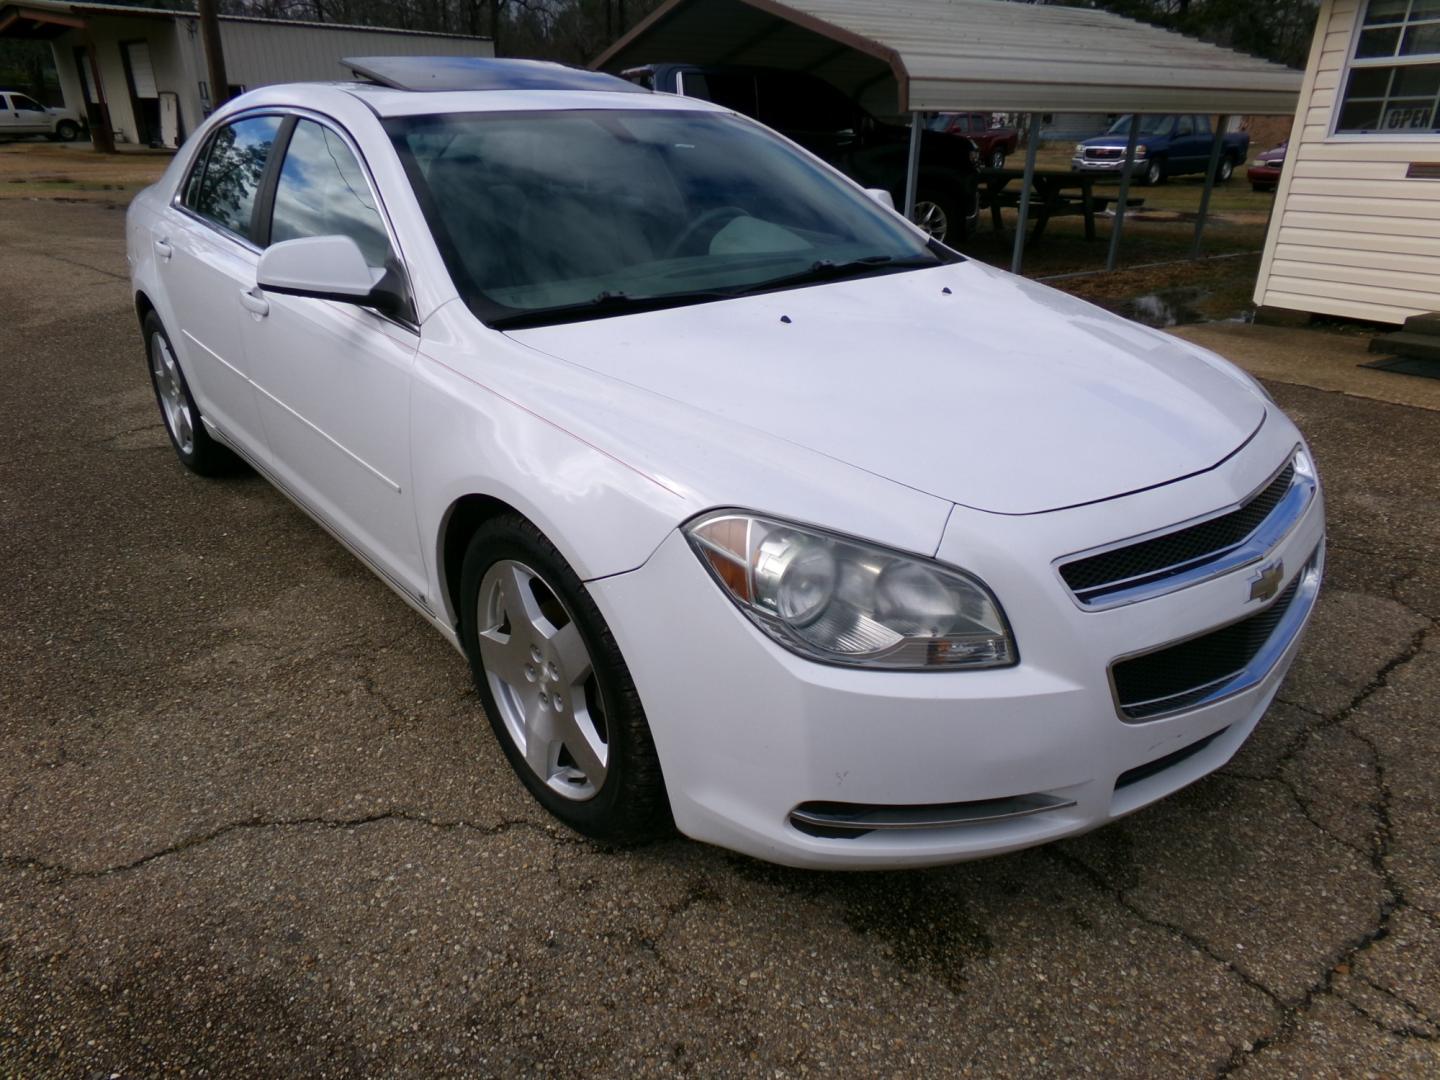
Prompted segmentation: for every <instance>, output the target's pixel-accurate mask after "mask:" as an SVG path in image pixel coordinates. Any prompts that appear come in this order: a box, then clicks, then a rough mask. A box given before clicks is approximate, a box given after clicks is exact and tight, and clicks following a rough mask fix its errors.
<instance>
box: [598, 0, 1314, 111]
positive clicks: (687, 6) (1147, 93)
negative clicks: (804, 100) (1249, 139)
mask: <svg viewBox="0 0 1440 1080" xmlns="http://www.w3.org/2000/svg"><path fill="white" fill-rule="evenodd" d="M665 61H677V62H685V63H706V64H713V63H725V64H764V65H772V66H776V67H786V68H796V69H800V70H807V71H813V72H815V73H816V74H818V75H821V76H823V77H825V78H826V79H828V80H829V81H830V82H832V83H835V84H836V85H837V86H839V87H840V88H841V89H843V90H846V91H847V92H849V93H851V94H853V95H854V96H856V97H860V98H863V99H866V100H868V101H871V102H874V100H875V97H876V95H877V93H878V94H880V95H882V96H888V97H889V100H890V102H891V103H892V104H893V106H894V108H895V111H901V112H904V111H908V110H911V109H914V110H918V111H922V112H932V111H933V112H949V111H957V110H963V109H990V110H996V111H1002V110H1003V111H1019V112H1132V111H1139V112H1150V113H1169V112H1193V113H1248V114H1266V113H1273V114H1281V115H1283V114H1289V113H1293V112H1294V111H1295V105H1296V102H1297V100H1298V97H1299V93H1300V83H1301V79H1302V74H1301V72H1299V71H1295V70H1292V69H1290V68H1286V67H1282V66H1281V65H1279V64H1272V63H1270V62H1268V61H1266V60H1260V59H1257V58H1255V57H1253V56H1248V55H1246V54H1244V53H1239V52H1235V51H1234V50H1231V49H1225V48H1221V47H1219V46H1217V45H1210V44H1207V43H1206V42H1202V41H1198V40H1196V39H1194V38H1188V37H1185V36H1184V35H1181V34H1177V33H1174V32H1172V31H1169V30H1162V29H1160V28H1158V27H1154V26H1149V25H1147V24H1145V23H1140V22H1136V21H1134V20H1132V19H1126V18H1123V17H1121V16H1119V15H1113V14H1111V13H1109V12H1105V11H1094V10H1090V9H1086V8H1072V7H1054V6H1050V5H1036V4H1021V3H1009V2H1007V0H884V2H879V3H877V2H873V0H787V2H786V3H778V2H775V0H667V2H666V3H664V4H662V5H661V6H660V7H659V8H657V9H656V10H655V11H654V12H653V13H652V14H651V15H650V16H649V17H647V18H646V19H645V20H643V21H642V22H640V23H639V24H637V25H636V26H635V28H634V29H633V30H631V31H630V32H629V33H628V34H626V35H625V36H624V37H623V38H621V39H620V40H619V41H618V42H616V43H615V44H614V45H613V46H611V47H610V48H609V49H607V50H606V51H605V52H604V53H602V54H601V55H600V56H599V57H598V58H597V59H596V60H595V62H594V63H593V64H592V65H591V66H592V67H596V68H605V69H608V70H619V69H622V68H627V67H632V66H635V65H639V64H646V63H660V62H665ZM877 111H881V110H877Z"/></svg>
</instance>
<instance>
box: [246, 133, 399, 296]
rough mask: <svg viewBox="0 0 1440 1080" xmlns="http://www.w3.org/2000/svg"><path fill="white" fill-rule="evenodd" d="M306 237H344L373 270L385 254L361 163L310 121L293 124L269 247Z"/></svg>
mask: <svg viewBox="0 0 1440 1080" xmlns="http://www.w3.org/2000/svg"><path fill="white" fill-rule="evenodd" d="M305 236H348V237H350V238H351V239H352V240H354V241H355V243H357V244H358V245H360V250H361V252H363V253H364V255H365V261H366V262H367V263H369V264H370V265H371V266H374V267H383V266H384V265H385V260H386V259H387V258H388V256H389V254H390V241H389V238H388V237H387V236H386V234H385V225H384V223H383V222H382V221H381V219H380V212H379V210H377V209H376V207H375V200H374V197H373V196H372V195H371V193H370V186H369V185H368V184H367V183H366V182H365V174H364V172H363V171H362V170H361V168H360V163H359V162H358V161H356V160H355V155H354V154H352V153H351V152H350V148H349V147H348V146H346V145H345V141H344V140H343V139H341V138H340V136H339V135H337V134H336V133H335V132H334V131H331V130H330V129H329V128H327V127H324V126H322V125H320V124H317V123H315V122H314V121H311V120H301V121H300V122H299V123H297V124H296V125H295V131H294V133H293V134H292V135H291V136H290V145H289V147H288V148H287V149H286V151H285V162H284V164H283V165H282V166H281V168H280V178H279V180H278V181H277V183H276V186H275V209H274V213H273V216H272V218H271V223H270V242H271V243H272V244H278V243H279V242H280V241H282V240H295V239H299V238H300V237H305Z"/></svg>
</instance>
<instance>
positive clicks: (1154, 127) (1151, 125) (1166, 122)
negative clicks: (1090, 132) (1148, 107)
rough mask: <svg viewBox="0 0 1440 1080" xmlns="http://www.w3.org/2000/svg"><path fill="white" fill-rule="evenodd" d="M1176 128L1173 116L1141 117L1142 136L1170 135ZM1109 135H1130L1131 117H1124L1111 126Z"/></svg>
mask: <svg viewBox="0 0 1440 1080" xmlns="http://www.w3.org/2000/svg"><path fill="white" fill-rule="evenodd" d="M1174 126H1175V118H1174V117H1173V116H1142V117H1140V134H1141V135H1169V134H1170V129H1171V128H1172V127H1174ZM1106 134H1107V135H1129V134H1130V117H1129V116H1122V117H1120V119H1119V120H1116V121H1115V123H1114V124H1112V125H1111V127H1110V130H1109V131H1108V132H1106Z"/></svg>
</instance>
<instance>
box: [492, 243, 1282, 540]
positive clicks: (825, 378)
mask: <svg viewBox="0 0 1440 1080" xmlns="http://www.w3.org/2000/svg"><path fill="white" fill-rule="evenodd" d="M510 336H511V337H513V338H514V339H516V340H518V341H520V342H522V343H524V344H526V345H528V346H529V347H531V348H534V349H538V350H540V351H542V352H545V353H548V354H550V355H552V356H555V357H558V358H560V359H562V360H565V361H568V362H570V363H573V364H577V365H580V366H582V367H585V368H587V369H589V370H592V371H595V372H598V373H601V374H603V375H606V376H609V377H611V378H613V379H616V380H620V381H621V382H624V383H627V384H629V385H630V386H632V387H634V388H637V389H638V390H641V391H644V392H647V393H648V394H652V395H658V396H659V397H661V398H668V399H671V400H674V401H678V402H682V403H684V404H685V405H687V406H689V407H691V408H696V409H701V410H704V411H705V412H708V413H710V414H712V415H713V416H715V417H717V418H720V419H722V420H724V421H726V422H727V423H729V424H732V425H734V426H735V428H736V429H737V439H736V442H737V444H739V443H743V438H742V435H743V432H742V431H741V430H740V429H752V430H759V431H763V432H765V433H766V434H768V435H772V436H775V437H778V438H780V439H783V440H785V441H788V442H790V443H793V444H796V445H799V446H803V447H805V448H806V449H809V450H812V451H817V452H819V453H822V454H825V455H827V456H829V457H831V458H835V459H837V460H839V461H842V462H846V463H848V464H850V465H852V466H855V467H857V468H860V469H864V470H866V471H867V472H870V473H874V474H876V475H879V476H882V477H885V478H888V479H890V480H892V481H895V482H897V483H900V484H904V485H906V486H908V487H911V488H914V489H917V490H919V491H923V492H926V493H927V494H930V495H934V496H938V497H940V498H943V499H946V500H948V501H950V502H956V503H961V504H963V505H965V506H969V507H972V508H975V509H979V510H987V511H991V512H994V513H1004V514H1030V513H1038V512H1042V511H1046V510H1054V509H1059V508H1062V507H1067V506H1074V505H1078V504H1082V503H1088V502H1095V501H1098V500H1101V499H1107V498H1111V497H1113V496H1117V495H1122V494H1126V493H1128V492H1132V491H1137V490H1140V489H1143V488H1148V487H1153V486H1155V485H1158V484H1164V483H1167V482H1169V481H1172V480H1176V479H1179V478H1180V477H1184V476H1188V475H1191V474H1193V473H1197V472H1201V471H1204V470H1206V469H1209V468H1211V467H1213V466H1215V465H1216V464H1218V463H1219V462H1221V461H1223V460H1224V459H1225V458H1227V457H1228V456H1230V455H1231V454H1232V453H1234V452H1235V450H1236V449H1237V448H1238V447H1240V446H1242V445H1243V444H1244V443H1245V442H1246V441H1247V440H1248V439H1249V438H1250V437H1251V436H1252V435H1253V434H1254V432H1255V431H1256V430H1257V429H1258V428H1259V426H1260V424H1261V423H1262V422H1263V420H1264V417H1265V403H1264V400H1263V399H1262V398H1261V396H1260V395H1259V394H1258V393H1257V392H1256V391H1255V389H1254V388H1253V385H1252V384H1250V383H1248V382H1247V379H1246V377H1245V376H1243V375H1240V374H1238V373H1237V372H1236V371H1235V370H1234V369H1232V368H1230V367H1229V365H1227V364H1226V363H1225V362H1224V361H1221V360H1220V359H1219V358H1218V357H1214V356H1212V355H1210V354H1206V353H1204V352H1203V350H1198V349H1197V348H1196V347H1194V346H1191V345H1188V344H1186V343H1185V342H1182V341H1180V340H1178V339H1176V338H1172V337H1170V336H1169V335H1166V334H1162V333H1160V332H1158V331H1155V330H1149V329H1147V328H1145V327H1142V326H1139V325H1137V324H1135V323H1131V322H1128V321H1126V320H1124V319H1121V318H1119V317H1117V316H1114V315H1111V314H1109V313H1108V312H1105V311H1103V310H1101V309H1100V308H1097V307H1095V306H1093V305H1091V304H1088V303H1085V302H1084V301H1081V300H1077V299H1075V298H1074V297H1071V296H1068V295H1066V294H1063V293H1060V292H1057V291H1055V290H1052V289H1048V288H1046V287H1044V286H1041V285H1037V284H1035V283H1033V282H1030V281H1026V280H1025V279H1023V278H1018V277H1014V276H1012V275H1010V274H1005V273H1002V272H1000V271H998V270H995V269H993V268H990V267H987V266H984V265H982V264H979V263H976V262H973V261H970V262H965V263H960V264H956V265H952V266H945V267H938V268H936V269H933V270H920V271H912V272H908V273H898V274H890V275H884V276H879V277H870V278H863V279H858V280H852V281H844V282H833V283H830V284H825V285H818V286H812V287H808V288H803V289H791V290H787V291H783V292H776V293H767V294H762V295H758V296H751V297H745V298H742V299H737V300H728V301H720V302H716V303H707V304H700V305H694V306H689V307H680V308H671V309H668V310H663V311H655V312H647V313H643V314H636V315H627V316H622V317H619V318H611V319H603V320H593V321H589V322H579V323H569V324H563V325H557V326H548V327H538V328H531V329H526V330H516V331H511V332H510ZM696 452H697V453H702V454H703V453H707V452H708V451H707V450H705V449H701V448H697V451H696Z"/></svg>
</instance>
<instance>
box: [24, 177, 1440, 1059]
mask: <svg viewBox="0 0 1440 1080" xmlns="http://www.w3.org/2000/svg"><path fill="white" fill-rule="evenodd" d="M0 310H3V312H4V314H3V318H0V380H3V381H0V387H3V389H0V612H3V613H4V618H3V619H0V1074H3V1075H14V1076H46V1075H49V1076H67V1077H70V1076H77V1077H87V1076H112V1075H118V1076H121V1077H130V1076H141V1075H149V1074H156V1073H167V1074H188V1073H206V1074H211V1075H220V1076H224V1075H237V1074H245V1075H266V1076H289V1075H300V1074H303V1075H313V1076H322V1075H331V1076H334V1075H347V1074H361V1073H363V1074H367V1075H405V1076H417V1075H427V1074H440V1073H444V1074H451V1075H467V1076H489V1075H503V1076H510V1075H545V1076H547V1077H548V1076H557V1077H565V1076H627V1077H630V1076H661V1075H695V1076H718V1075H726V1076H729V1075H765V1076H769V1077H789V1076H800V1075H817V1076H820V1075H831V1076H862V1075H863V1076H870V1075H882V1076H896V1075H922V1074H924V1075H938V1076H952V1075H958V1076H966V1075H973V1076H998V1075H1003V1076H1056V1075H1059V1076H1075V1075H1084V1074H1096V1075H1103V1076H1110V1077H1116V1076H1128V1077H1157V1076H1211V1075H1219V1074H1225V1075H1235V1076H1240V1077H1281V1076H1287V1077H1288V1076H1294V1077H1306V1078H1313V1077H1325V1076H1346V1077H1351V1076H1354V1077H1360V1076H1391V1077H1399V1076H1435V1075H1437V1074H1440V1041H1437V1040H1440V854H1437V852H1440V847H1437V839H1440V805H1437V799H1436V776H1437V771H1440V770H1437V763H1440V723H1437V712H1440V709H1437V705H1436V701H1437V690H1440V633H1437V631H1436V620H1437V617H1440V568H1437V561H1436V556H1437V554H1440V551H1437V538H1440V468H1437V466H1440V412H1435V411H1427V410H1423V409H1416V408H1410V407H1406V406H1404V405H1400V404H1393V403H1386V402H1378V401H1371V400H1365V399H1362V398H1356V397H1353V396H1349V395H1346V394H1343V393H1337V392H1330V391H1323V390H1317V389H1312V388H1307V387H1304V386H1297V385H1291V384H1283V383H1276V384H1272V390H1273V391H1274V393H1275V396H1276V398H1277V399H1278V400H1279V402H1280V403H1281V405H1283V406H1284V407H1285V408H1286V409H1287V410H1288V411H1289V412H1290V414H1291V415H1292V416H1293V417H1294V418H1295V419H1296V421H1297V422H1298V423H1299V424H1300V426H1301V427H1302V428H1304V430H1305V431H1306V433H1307V435H1308V436H1309V437H1310V439H1311V440H1312V441H1313V445H1314V448H1315V452H1316V455H1317V457H1318V459H1319V464H1320V467H1321V469H1322V472H1323V475H1324V478H1325V480H1326V483H1327V485H1328V495H1329V499H1330V508H1331V515H1332V516H1331V547H1330V552H1331V570H1330V574H1329V579H1328V585H1327V588H1326V591H1325V593H1324V595H1323V598H1322V600H1321V602H1320V606H1319V609H1318V612H1317V615H1316V618H1315V621H1314V623H1313V625H1312V628H1311V630H1310V634H1309V639H1308V643H1307V647H1306V649H1305V651H1304V653H1303V655H1302V658H1301V660H1300V662H1299V663H1298V665H1297V667H1296V668H1295V670H1294V672H1293V674H1292V676H1291V678H1290V679H1289V681H1288V682H1287V683H1286V685H1285V687H1284V688H1283V689H1282V691H1281V695H1280V703H1278V704H1276V705H1275V706H1274V708H1273V709H1272V710H1271V712H1270V713H1269V715H1268V716H1267V717H1266V718H1265V719H1264V721H1263V722H1262V724H1261V726H1260V728H1259V730H1258V732H1257V733H1256V735H1255V736H1254V738H1253V739H1252V740H1251V741H1250V743H1249V744H1247V746H1246V747H1244V748H1243V749H1242V751H1241V752H1240V754H1239V755H1238V756H1237V757H1236V759H1235V760H1234V761H1233V762H1232V763H1231V764H1230V765H1229V766H1228V767H1226V768H1225V769H1223V770H1222V771H1221V772H1219V773H1218V774H1216V775H1214V776H1212V777H1210V778H1208V779H1206V780H1204V781H1202V782H1200V783H1198V784H1196V785H1194V786H1193V787H1191V788H1189V789H1187V790H1186V791H1184V792H1182V793H1180V794H1178V795H1176V796H1175V797H1173V798H1171V799H1169V800H1166V801H1164V802H1162V803H1160V804H1158V805H1156V806H1154V807H1152V808H1150V809H1148V810H1145V811H1142V812H1141V813H1139V814H1136V815H1134V816H1133V817H1130V818H1128V819H1126V820H1124V821H1123V822H1120V823H1117V824H1115V825H1112V826H1110V827H1108V828H1105V829H1102V830H1100V831H1097V832H1095V833H1092V834H1090V835H1088V836H1086V837H1083V838H1081V839H1078V840H1074V841H1068V842H1064V843H1061V844H1057V845H1053V846H1050V847H1047V848H1042V849H1038V850H1034V851H1029V852H1025V853H1021V854H1018V855H1014V856H1009V857H1004V858H998V859H992V860H988V861H983V862H978V863H970V864H965V865H960V866H955V867H950V868H945V869H939V870H929V871H923V872H910V873H886V874H873V875H838V874H821V873H805V872H798V871H791V870H783V869H777V868H773V867H770V866H766V865H763V864H760V863H757V862H754V861H752V860H749V859H745V858H742V857H739V856H733V855H730V854H727V853H725V852H722V851H719V850H716V849H713V848H708V847H703V846H701V845H698V844H694V843H691V842H688V841H684V840H681V839H674V840H669V841H665V842H662V843H657V844H654V845H651V846H648V847H644V848H640V849H635V850H610V849H607V848H605V847H602V846H597V845H595V844H592V843H589V842H587V841H585V840H583V839H581V838H579V837H577V836H575V835H573V834H571V833H569V832H567V831H566V830H564V829H563V828H561V827H559V826H558V825H556V824H555V823H553V822H552V821H551V820H549V819H548V818H547V817H546V816H545V814H544V813H542V812H541V811H540V810H539V809H538V808H537V807H536V806H535V805H534V804H533V803H532V802H531V800H530V799H529V798H528V797H527V796H526V794H525V793H524V791H523V789H522V788H521V786H520V784H519V782H518V781H517V780H516V779H515V778H514V777H513V775H512V774H511V773H510V771H509V769H508V766H507V765H506V764H505V761H504V759H503V757H502V755H501V753H500V751H499V749H498V747H497V746H496V744H495V742H494V740H493V738H492V736H491V734H490V732H489V728H488V726H487V725H486V723H485V720H484V717H483V716H482V714H481V710H480V706H479V703H478V700H477V698H476V696H475V694H474V692H473V691H472V689H471V687H470V683H469V676H468V673H467V671H466V669H465V666H464V664H463V662H462V661H461V658H460V657H459V656H458V655H457V654H455V653H454V652H453V651H452V650H451V649H450V647H449V646H447V645H446V644H444V643H443V642H442V641H441V640H440V639H439V638H438V637H437V636H436V635H435V634H434V633H432V632H431V631H430V630H428V629H427V628H426V626H425V625H423V624H422V622H421V621H420V619H419V618H418V617H417V616H416V615H414V614H413V613H411V611H410V610H409V609H408V608H407V607H405V605H404V604H403V603H402V602H401V601H400V600H399V599H398V598H396V597H395V596H393V595H392V594H391V593H390V592H389V591H388V590H386V588H385V587H384V586H383V585H382V584H381V583H380V582H379V581H378V580H376V579H375V578H374V577H372V576H371V575H370V573H369V572H368V571H366V570H365V569H364V568H363V567H362V566H361V565H360V564H358V563H357V562H356V561H355V560H354V559H353V558H352V557H351V556H350V555H348V554H347V553H346V552H345V551H344V550H343V549H342V548H340V547H339V546H338V545H337V544H336V543H335V542H334V541H333V540H331V539H330V538H329V537H328V536H327V535H326V534H324V533H323V532H322V531H321V530H320V529H319V528H318V527H316V526H315V525H313V524H312V523H311V522H310V521H309V520H308V519H307V518H306V517H304V516H303V515H302V514H301V513H300V512H299V511H297V510H295V509H294V508H293V507H292V506H291V505H290V504H289V503H287V502H286V501H285V500H284V499H283V498H282V497H281V496H280V495H279V494H277V493H276V492H275V491H273V490H272V489H271V488H270V487H268V486H267V485H266V484H265V483H264V482H263V481H261V480H260V479H258V478H256V477H253V476H250V477H242V478H236V479H229V480H223V481H207V480H203V479H200V478H198V477H194V476H191V475H189V474H188V473H186V472H184V471H183V470H182V469H181V468H180V467H179V465H178V464H177V463H176V461H175V459H174V455H173V454H172V452H171V450H170V448H169V446H168V444H167V443H166V440H165V436H164V433H163V430H162V428H161V426H160V421H159V416H158V412H157V410H156V407H155V403H154V400H153V398H152V396H151V391H150V387H149V384H148V381H147V376H146V371H145V364H144V358H143V353H142V349H141V343H140V338H139V335H138V333H137V328H136V323H135V319H134V316H133V313H132V310H131V305H130V299H129V294H128V287H127V283H126V271H125V260H124V253H123V246H122V215H121V213H120V212H119V211H118V210H115V209H111V208H106V207H104V206H96V205H82V204H65V203H59V202H38V201H18V200H11V201H3V202H0ZM1397 378H1402V377H1401V376H1397ZM877 722H878V720H877Z"/></svg>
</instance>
